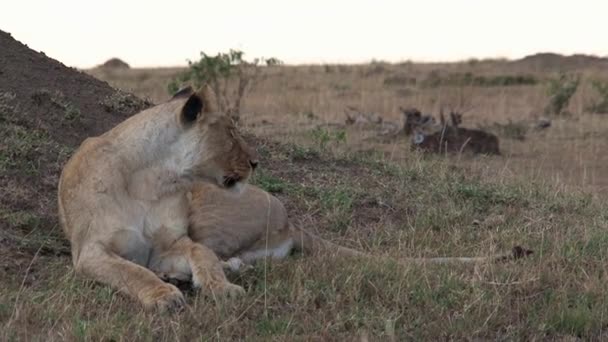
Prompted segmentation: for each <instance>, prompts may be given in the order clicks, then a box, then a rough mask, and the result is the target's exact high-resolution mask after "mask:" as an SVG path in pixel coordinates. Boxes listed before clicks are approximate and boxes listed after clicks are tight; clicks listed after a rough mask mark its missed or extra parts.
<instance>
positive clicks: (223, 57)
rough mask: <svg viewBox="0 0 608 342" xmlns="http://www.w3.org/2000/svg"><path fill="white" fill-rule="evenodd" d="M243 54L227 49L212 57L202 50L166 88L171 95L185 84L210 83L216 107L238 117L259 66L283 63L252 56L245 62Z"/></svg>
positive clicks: (257, 75) (196, 85)
mask: <svg viewBox="0 0 608 342" xmlns="http://www.w3.org/2000/svg"><path fill="white" fill-rule="evenodd" d="M243 56H244V52H242V51H239V50H230V51H229V52H228V53H218V54H217V55H215V56H210V55H207V54H206V53H204V52H201V57H200V59H199V60H198V61H195V62H193V61H190V60H188V70H187V71H186V72H185V73H183V74H182V75H180V76H178V77H177V78H176V79H174V80H172V81H171V82H170V83H169V84H168V86H167V89H168V91H169V93H170V94H174V93H175V92H176V91H178V90H179V89H180V87H181V86H183V85H184V84H185V83H191V84H192V85H193V86H194V87H196V88H198V87H200V86H201V85H203V84H209V85H210V86H211V88H213V91H214V92H215V94H216V100H217V103H216V106H217V108H218V109H219V110H220V111H223V112H226V113H229V114H230V115H232V116H233V117H234V118H235V119H238V118H239V115H240V113H241V105H242V102H243V98H244V97H245V96H246V95H247V93H248V92H249V91H250V90H251V87H252V85H253V83H255V81H256V80H257V79H258V77H259V73H260V66H261V65H263V64H264V65H266V66H273V65H279V64H281V63H282V62H281V61H280V60H278V59H277V58H268V59H264V58H255V59H253V60H252V61H247V60H245V59H244V58H243Z"/></svg>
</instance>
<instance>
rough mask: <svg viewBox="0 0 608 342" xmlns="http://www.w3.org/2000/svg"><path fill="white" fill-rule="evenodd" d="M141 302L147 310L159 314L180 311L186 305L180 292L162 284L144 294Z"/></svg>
mask: <svg viewBox="0 0 608 342" xmlns="http://www.w3.org/2000/svg"><path fill="white" fill-rule="evenodd" d="M142 302H143V304H144V307H145V308H146V309H148V310H158V311H161V312H176V311H180V310H181V309H182V308H183V307H184V306H185V305H186V299H185V298H184V295H183V294H182V292H181V291H180V290H179V289H178V288H177V287H175V286H173V285H171V284H163V285H161V286H158V287H156V288H154V289H152V290H151V291H149V292H148V293H146V294H145V295H144V296H143V298H142Z"/></svg>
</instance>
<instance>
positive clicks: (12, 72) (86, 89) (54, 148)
mask: <svg viewBox="0 0 608 342" xmlns="http://www.w3.org/2000/svg"><path fill="white" fill-rule="evenodd" d="M149 105H150V103H148V102H145V101H142V100H140V99H139V98H137V97H135V96H133V95H130V94H126V93H123V92H120V91H118V90H116V89H113V88H111V87H110V86H109V85H108V84H107V83H105V82H102V81H99V80H97V79H95V78H93V77H91V76H89V75H86V74H84V73H82V72H79V71H77V70H76V69H73V68H69V67H66V66H65V65H63V64H62V63H60V62H58V61H56V60H53V59H51V58H48V57H47V56H45V55H44V53H42V52H36V51H33V50H31V49H29V48H28V47H27V46H26V45H24V44H22V43H20V42H18V41H16V40H15V39H13V38H12V37H11V35H10V34H8V33H6V32H2V31H0V193H2V196H1V198H0V276H1V275H2V269H3V266H4V267H6V264H5V262H6V261H7V260H8V262H17V259H18V258H15V255H18V254H19V253H22V254H24V255H28V254H29V255H31V254H32V251H31V250H30V249H31V248H34V249H35V250H34V251H33V252H36V251H38V250H39V249H40V252H42V253H44V248H42V246H43V245H44V241H45V239H47V240H48V239H55V238H57V239H60V238H61V235H60V234H58V232H59V229H58V228H57V215H56V203H55V202H56V188H57V180H58V177H59V173H60V170H61V167H62V166H63V164H64V163H65V161H66V159H67V158H68V157H69V155H71V153H72V152H73V151H74V149H75V148H76V147H77V146H78V145H79V144H80V143H81V141H82V140H84V139H85V138H86V137H88V136H93V135H99V134H100V133H102V132H104V131H106V130H108V129H109V128H111V127H113V126H114V125H116V124H117V123H118V122H120V121H122V120H124V119H125V118H126V117H128V116H130V115H131V114H133V113H135V112H138V111H140V110H141V109H143V108H145V107H147V106H149ZM52 227H55V228H52ZM33 231H47V232H48V231H53V232H54V233H52V234H50V235H44V236H43V237H42V239H43V240H44V241H42V242H41V241H33V240H31V238H32V237H33V236H36V239H38V238H40V236H39V235H36V234H31V233H32V232H33ZM28 237H30V240H28ZM47 245H48V244H47ZM8 250H12V252H11V258H4V257H5V256H6V255H7V254H6V253H8ZM3 259H4V260H3Z"/></svg>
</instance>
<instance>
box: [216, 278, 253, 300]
mask: <svg viewBox="0 0 608 342" xmlns="http://www.w3.org/2000/svg"><path fill="white" fill-rule="evenodd" d="M210 290H211V292H212V294H213V295H214V296H217V297H224V298H236V297H240V296H243V295H244V294H245V289H244V288H242V287H240V286H238V285H235V284H232V283H229V282H225V283H222V284H218V285H216V286H213V287H212V288H211V289H210Z"/></svg>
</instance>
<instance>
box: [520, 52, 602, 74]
mask: <svg viewBox="0 0 608 342" xmlns="http://www.w3.org/2000/svg"><path fill="white" fill-rule="evenodd" d="M513 63H515V64H516V65H518V66H520V67H522V68H526V69H533V70H536V71H544V72H546V71H571V70H578V69H584V68H589V67H597V68H606V67H608V59H606V58H601V57H597V56H591V55H583V54H575V55H571V56H564V55H560V54H557V53H549V52H544V53H537V54H534V55H530V56H526V57H524V58H522V59H520V60H517V61H514V62H513Z"/></svg>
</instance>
